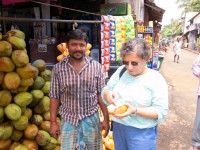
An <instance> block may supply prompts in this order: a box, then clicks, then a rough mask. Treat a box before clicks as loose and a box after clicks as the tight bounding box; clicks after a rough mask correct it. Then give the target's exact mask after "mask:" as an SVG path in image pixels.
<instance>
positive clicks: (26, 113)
mask: <svg viewBox="0 0 200 150" xmlns="http://www.w3.org/2000/svg"><path fill="white" fill-rule="evenodd" d="M32 114H33V111H32V109H30V108H26V109H25V110H24V112H23V113H22V115H23V116H27V117H28V119H30V118H31V116H32Z"/></svg>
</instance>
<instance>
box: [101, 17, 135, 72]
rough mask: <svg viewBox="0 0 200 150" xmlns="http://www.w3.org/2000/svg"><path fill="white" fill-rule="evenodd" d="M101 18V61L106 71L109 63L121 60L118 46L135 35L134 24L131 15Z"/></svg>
mask: <svg viewBox="0 0 200 150" xmlns="http://www.w3.org/2000/svg"><path fill="white" fill-rule="evenodd" d="M102 20H103V23H102V24H101V57H102V59H101V60H102V61H101V63H102V65H104V68H105V69H104V70H105V72H106V71H108V70H109V68H110V63H112V62H118V61H120V60H121V58H120V55H119V54H120V48H121V46H122V44H123V43H124V42H125V41H126V40H128V39H131V38H134V37H135V26H134V20H133V18H132V16H131V15H127V16H111V15H109V16H102ZM108 50H109V51H108ZM108 59H109V60H108Z"/></svg>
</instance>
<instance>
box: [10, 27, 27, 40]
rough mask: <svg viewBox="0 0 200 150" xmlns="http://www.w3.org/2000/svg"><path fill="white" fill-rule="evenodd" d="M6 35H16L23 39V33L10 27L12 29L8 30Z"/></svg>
mask: <svg viewBox="0 0 200 150" xmlns="http://www.w3.org/2000/svg"><path fill="white" fill-rule="evenodd" d="M6 35H7V36H8V37H10V36H15V37H18V38H21V39H25V33H24V32H23V31H21V30H17V29H12V30H9V31H8V32H7V33H6Z"/></svg>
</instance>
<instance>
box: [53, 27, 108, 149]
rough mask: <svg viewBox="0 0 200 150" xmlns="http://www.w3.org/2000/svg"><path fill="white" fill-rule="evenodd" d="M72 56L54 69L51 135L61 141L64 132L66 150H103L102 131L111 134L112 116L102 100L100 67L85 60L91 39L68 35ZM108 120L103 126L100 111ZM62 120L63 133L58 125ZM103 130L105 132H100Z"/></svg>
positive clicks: (85, 36)
mask: <svg viewBox="0 0 200 150" xmlns="http://www.w3.org/2000/svg"><path fill="white" fill-rule="evenodd" d="M66 41H67V47H68V51H69V56H68V57H66V58H64V59H63V60H62V61H61V62H59V63H57V64H56V65H55V66H54V67H53V70H52V71H53V74H52V79H51V86H50V93H49V97H50V99H51V101H50V122H51V127H50V133H51V135H52V136H53V137H55V138H57V137H58V136H59V134H60V132H61V149H63V150H75V149H78V150H83V149H88V150H101V149H103V145H102V135H101V129H102V130H105V136H107V134H108V132H109V116H108V112H107V108H106V105H105V104H104V103H103V101H102V98H101V90H102V88H103V87H104V86H105V79H104V73H103V68H102V66H101V64H100V63H98V62H97V61H94V60H93V59H92V58H90V57H88V56H85V52H86V47H87V42H88V37H87V35H86V34H85V33H84V32H82V31H81V30H79V29H76V30H73V31H70V32H68V34H67V38H66ZM99 106H100V108H101V110H102V113H103V115H104V120H103V122H102V124H101V125H100V118H99V112H98V108H99ZM58 110H59V115H60V117H61V130H60V128H59V126H58V123H57V122H56V117H57V114H58ZM100 127H101V129H100Z"/></svg>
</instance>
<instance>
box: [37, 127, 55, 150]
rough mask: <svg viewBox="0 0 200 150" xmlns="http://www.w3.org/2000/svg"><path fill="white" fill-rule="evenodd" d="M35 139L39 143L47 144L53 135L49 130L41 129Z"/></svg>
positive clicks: (41, 144)
mask: <svg viewBox="0 0 200 150" xmlns="http://www.w3.org/2000/svg"><path fill="white" fill-rule="evenodd" d="M35 141H36V142H37V144H38V145H40V146H45V145H47V144H48V143H49V142H50V141H51V136H50V134H49V133H48V132H46V131H44V130H39V131H38V134H37V136H36V138H35Z"/></svg>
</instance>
